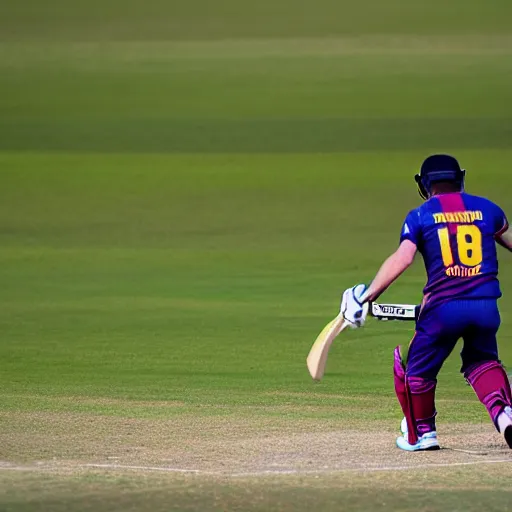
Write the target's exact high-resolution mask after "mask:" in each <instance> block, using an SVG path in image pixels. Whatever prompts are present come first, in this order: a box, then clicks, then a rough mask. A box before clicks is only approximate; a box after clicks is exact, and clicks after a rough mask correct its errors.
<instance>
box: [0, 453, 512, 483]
mask: <svg viewBox="0 0 512 512" xmlns="http://www.w3.org/2000/svg"><path fill="white" fill-rule="evenodd" d="M505 463H508V464H512V458H507V459H491V460H474V461H468V462H439V463H431V464H422V465H416V466H411V465H409V466H405V465H404V466H381V467H374V468H365V467H359V468H357V467H356V468H325V469H316V470H315V469H311V470H309V469H305V470H301V469H267V470H261V471H248V472H245V473H244V472H240V473H223V472H220V471H203V470H201V469H187V468H173V467H166V466H130V465H123V464H78V465H76V466H65V465H64V466H59V465H58V464H56V465H48V466H44V465H40V466H1V465H0V471H51V470H58V469H70V470H73V469H80V468H82V469H83V468H90V469H107V470H138V471H159V472H163V473H188V474H195V475H211V476H219V477H227V478H229V477H235V478H241V477H258V476H279V475H282V476H285V475H320V474H326V473H375V472H379V471H414V470H418V469H425V468H443V467H457V466H475V465H477V464H505Z"/></svg>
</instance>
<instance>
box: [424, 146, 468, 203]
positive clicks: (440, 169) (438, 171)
mask: <svg viewBox="0 0 512 512" xmlns="http://www.w3.org/2000/svg"><path fill="white" fill-rule="evenodd" d="M465 176H466V171H465V170H464V169H461V168H460V165H459V162H457V159H456V158H454V157H453V156H451V155H430V156H429V157H428V158H427V159H426V160H425V161H424V162H423V164H422V165H421V169H420V173H419V174H416V176H415V177H414V179H415V180H416V183H417V184H418V192H419V194H420V196H421V197H422V198H423V199H428V198H429V197H430V195H431V193H432V185H433V184H434V183H438V182H440V181H451V182H453V183H454V184H457V185H458V186H459V189H460V190H461V191H463V190H464V178H465Z"/></svg>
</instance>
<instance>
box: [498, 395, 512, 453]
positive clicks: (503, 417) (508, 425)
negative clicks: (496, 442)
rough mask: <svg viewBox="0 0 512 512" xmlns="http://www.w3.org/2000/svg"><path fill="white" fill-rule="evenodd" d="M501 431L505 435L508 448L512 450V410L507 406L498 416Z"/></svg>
mask: <svg viewBox="0 0 512 512" xmlns="http://www.w3.org/2000/svg"><path fill="white" fill-rule="evenodd" d="M498 427H499V431H500V432H502V433H503V436H504V437H505V441H506V442H507V444H508V447H509V448H511V449H512V408H511V407H509V406H508V405H507V407H505V409H504V410H503V412H502V413H501V414H500V415H499V416H498Z"/></svg>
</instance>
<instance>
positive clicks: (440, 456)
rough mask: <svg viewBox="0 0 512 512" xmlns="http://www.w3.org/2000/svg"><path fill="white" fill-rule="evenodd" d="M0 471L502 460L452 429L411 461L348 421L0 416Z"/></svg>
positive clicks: (499, 446)
mask: <svg viewBox="0 0 512 512" xmlns="http://www.w3.org/2000/svg"><path fill="white" fill-rule="evenodd" d="M0 418H1V420H2V424H3V429H2V433H1V434H0V460H2V461H4V467H6V465H8V466H9V467H20V468H22V467H25V468H31V467H34V468H42V467H49V466H51V467H57V466H59V467H65V466H69V467H79V466H80V467H92V466H88V465H98V466H100V465H102V466H106V467H109V466H111V467H112V468H113V469H114V466H116V467H119V468H120V469H122V468H121V467H122V466H135V467H140V468H142V470H143V469H144V467H147V468H149V467H151V468H155V469H158V468H162V469H165V468H168V469H170V470H181V471H186V470H190V471H193V472H194V471H197V472H204V473H213V474H225V475H242V476H243V475H245V474H247V475H249V474H261V475H264V474H269V473H270V474H274V473H275V474H286V473H309V472H312V473H313V472H332V471H346V470H350V471H378V470H386V469H390V470H391V469H400V468H402V467H410V466H413V467H422V466H428V465H434V466H435V465H438V466H440V467H441V466H443V465H452V464H453V465H455V464H474V463H475V462H476V461H495V460H509V459H510V462H512V452H510V450H508V449H507V448H506V445H505V444H504V442H503V440H502V438H501V436H500V435H499V434H498V433H496V431H495V430H494V429H493V428H492V426H491V425H487V424H486V425H450V426H447V427H445V428H443V429H442V431H441V432H440V442H441V443H442V445H443V447H444V449H443V450H441V451H438V452H427V453H418V454H409V453H404V452H401V451H400V450H398V449H397V448H396V447H395V444H394V443H395V437H396V428H395V427H394V426H391V425H390V424H380V425H376V424H372V426H371V429H368V427H367V426H366V425H364V424H356V423H354V422H353V421H352V422H350V423H349V424H346V423H344V422H342V421H337V422H335V421H326V422H324V421H319V420H304V421H295V420H294V421H293V422H291V421H289V420H287V419H286V418H274V417H259V416H257V417H254V418H250V417H248V418H237V417H233V416H213V417H208V416H206V417H201V416H197V415H192V414H186V415H180V416H177V417H173V418H170V419H166V420H160V419H134V418H119V417H109V416H101V415H91V414H85V413H41V412H39V413H4V414H2V415H1V416H0Z"/></svg>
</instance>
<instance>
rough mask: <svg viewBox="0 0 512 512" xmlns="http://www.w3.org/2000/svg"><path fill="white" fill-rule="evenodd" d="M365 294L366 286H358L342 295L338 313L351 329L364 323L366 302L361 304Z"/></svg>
mask: <svg viewBox="0 0 512 512" xmlns="http://www.w3.org/2000/svg"><path fill="white" fill-rule="evenodd" d="M365 293H366V285H364V284H358V285H356V286H354V287H353V288H349V289H348V290H345V292H344V293H343V297H342V299H341V308H340V311H341V313H343V318H344V319H345V320H346V321H347V322H349V324H350V327H352V329H358V328H359V327H362V326H363V325H364V323H365V321H366V315H368V307H369V306H368V302H364V303H363V298H364V295H365Z"/></svg>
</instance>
